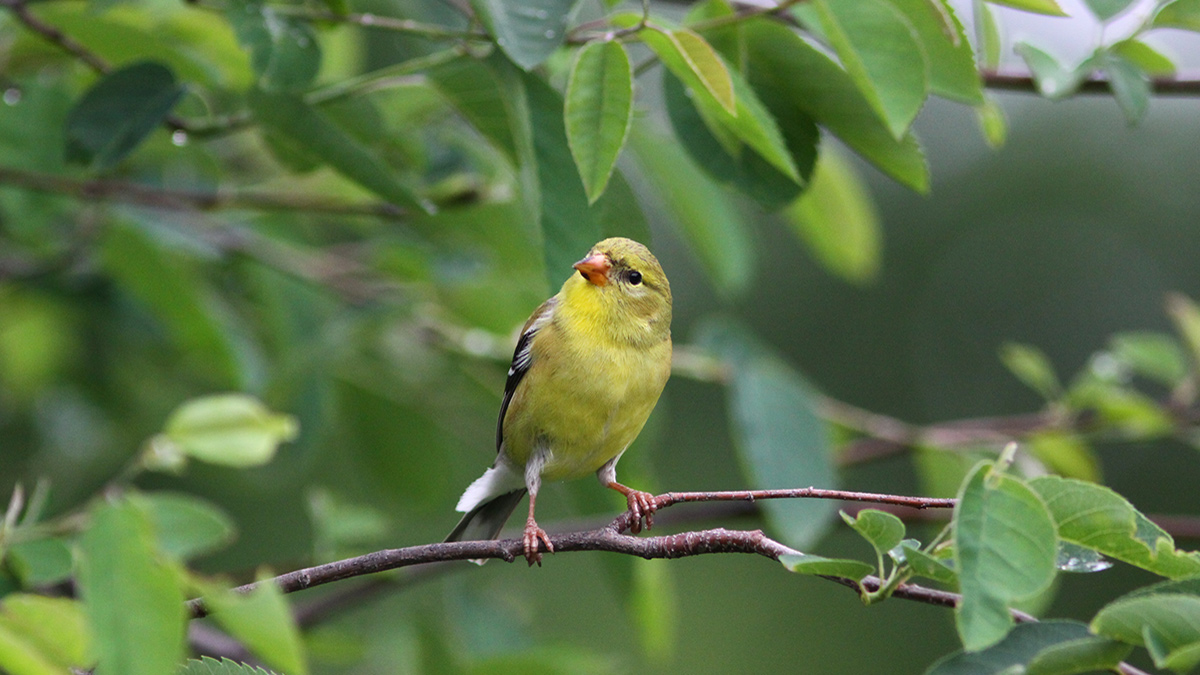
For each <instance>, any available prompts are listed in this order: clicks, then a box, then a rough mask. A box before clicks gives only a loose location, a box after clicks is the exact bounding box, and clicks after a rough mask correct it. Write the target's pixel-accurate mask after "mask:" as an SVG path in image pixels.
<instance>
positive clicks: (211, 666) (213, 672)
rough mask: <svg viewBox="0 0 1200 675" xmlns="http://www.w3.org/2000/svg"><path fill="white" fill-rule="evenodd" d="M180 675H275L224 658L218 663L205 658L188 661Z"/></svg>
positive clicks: (212, 659)
mask: <svg viewBox="0 0 1200 675" xmlns="http://www.w3.org/2000/svg"><path fill="white" fill-rule="evenodd" d="M179 675H275V673H273V672H271V671H268V670H265V669H263V668H255V667H254V666H248V665H246V664H244V663H238V662H237V661H231V660H229V659H227V658H224V657H222V658H221V660H220V661H218V660H216V659H214V658H211V657H208V656H205V657H202V658H199V659H188V660H187V663H185V664H183V668H182V669H181V670H180V671H179Z"/></svg>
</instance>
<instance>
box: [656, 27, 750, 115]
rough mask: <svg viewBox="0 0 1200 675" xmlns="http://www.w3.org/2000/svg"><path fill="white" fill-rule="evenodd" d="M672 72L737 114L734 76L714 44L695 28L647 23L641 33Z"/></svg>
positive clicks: (691, 86) (731, 113)
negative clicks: (672, 28) (668, 27)
mask: <svg viewBox="0 0 1200 675" xmlns="http://www.w3.org/2000/svg"><path fill="white" fill-rule="evenodd" d="M639 36H640V37H641V38H642V41H643V42H645V43H646V46H647V47H649V48H650V49H651V50H652V51H653V52H654V54H655V55H656V56H657V57H658V58H659V60H660V61H662V63H663V65H664V66H666V68H667V70H669V71H671V74H672V75H674V76H675V77H677V78H679V79H680V80H681V81H682V82H683V83H684V84H686V85H688V87H690V88H691V89H692V91H693V92H695V93H696V95H697V96H698V97H700V98H702V99H705V100H711V101H712V102H713V103H715V104H716V106H717V107H720V108H721V109H723V110H724V111H725V112H726V113H727V114H729V115H736V114H738V110H737V104H736V98H735V92H734V88H733V79H732V78H731V76H730V72H729V69H728V68H726V67H725V63H724V62H722V61H721V57H719V56H718V55H717V52H716V50H714V49H713V48H712V45H710V44H708V42H706V41H705V40H704V38H702V37H700V36H699V35H698V34H696V33H693V32H692V31H690V30H688V29H686V28H682V29H678V30H665V29H662V28H658V27H655V26H647V27H646V28H645V29H644V30H642V31H641V32H640V33H639Z"/></svg>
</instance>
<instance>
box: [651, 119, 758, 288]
mask: <svg viewBox="0 0 1200 675" xmlns="http://www.w3.org/2000/svg"><path fill="white" fill-rule="evenodd" d="M632 140H633V149H634V151H635V153H636V155H637V159H638V163H639V164H640V165H641V168H642V171H641V174H642V177H643V178H644V180H645V181H646V183H647V184H649V185H650V186H651V187H652V188H653V190H654V192H655V193H656V194H657V195H658V196H659V198H660V199H661V200H662V202H663V205H664V206H665V207H666V211H667V213H668V215H669V216H670V218H669V220H668V222H669V223H670V224H671V225H674V226H675V227H676V229H677V231H678V232H679V235H680V237H681V238H682V239H683V240H684V242H685V243H686V244H687V245H688V246H689V248H691V250H692V252H693V253H694V254H695V256H696V258H697V259H698V260H699V261H700V265H701V266H702V268H703V269H704V271H705V273H706V275H707V277H708V280H709V282H710V283H711V284H712V286H713V287H714V288H716V289H717V290H718V291H720V292H721V293H722V294H724V295H726V296H729V297H736V296H738V295H740V294H741V293H743V292H745V291H746V290H747V288H748V287H749V285H750V281H751V280H752V279H753V278H754V267H755V256H754V247H753V243H752V240H751V238H750V234H749V232H748V231H747V227H746V225H745V224H744V223H743V221H742V218H741V216H740V215H739V214H738V212H737V211H736V210H735V209H734V207H733V205H732V204H731V203H730V201H729V198H728V196H727V194H726V193H725V192H724V189H723V188H722V187H721V186H720V185H718V184H716V183H714V182H712V181H711V180H710V179H709V178H708V176H707V175H706V174H704V173H702V172H701V171H700V169H698V168H696V166H695V164H693V163H692V162H691V160H690V159H688V157H687V155H686V154H684V152H683V150H681V149H680V148H679V145H678V144H676V143H672V142H670V141H667V140H664V139H662V138H659V137H655V136H651V135H650V134H649V132H647V131H644V130H642V129H641V128H640V127H634V132H633V135H632Z"/></svg>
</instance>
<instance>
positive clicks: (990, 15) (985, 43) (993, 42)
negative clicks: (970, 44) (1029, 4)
mask: <svg viewBox="0 0 1200 675" xmlns="http://www.w3.org/2000/svg"><path fill="white" fill-rule="evenodd" d="M972 7H973V9H974V12H973V14H974V16H975V17H976V20H977V21H978V22H979V23H978V25H977V27H976V29H975V31H976V35H978V37H979V42H980V45H981V46H980V48H979V53H980V55H981V58H982V59H983V65H984V66H985V67H987V68H990V69H993V70H995V69H996V68H999V67H1000V50H1001V48H1002V47H1003V44H1004V40H1003V39H1002V38H1001V37H1000V22H999V21H997V20H996V14H995V12H996V10H995V8H993V7H992V6H991V5H990V4H988V3H986V2H984V1H983V0H974V2H973V4H972Z"/></svg>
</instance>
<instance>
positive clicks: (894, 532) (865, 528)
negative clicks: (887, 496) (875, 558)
mask: <svg viewBox="0 0 1200 675" xmlns="http://www.w3.org/2000/svg"><path fill="white" fill-rule="evenodd" d="M841 516H842V520H844V521H846V524H847V525H849V526H850V527H851V528H852V529H853V530H854V531H855V532H857V533H859V534H861V535H862V537H863V539H866V540H867V541H868V542H869V543H870V544H871V546H873V547H874V548H875V550H876V551H878V552H879V554H880V555H884V554H886V553H887V552H888V551H891V550H892V549H894V548H896V547H897V546H899V545H900V542H901V541H902V540H903V539H904V521H902V520H900V519H899V518H897V517H896V516H894V515H892V514H890V513H888V512H887V511H880V510H878V509H863V510H862V511H859V512H858V515H856V516H852V515H850V514H848V513H846V512H845V511H842V512H841Z"/></svg>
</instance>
